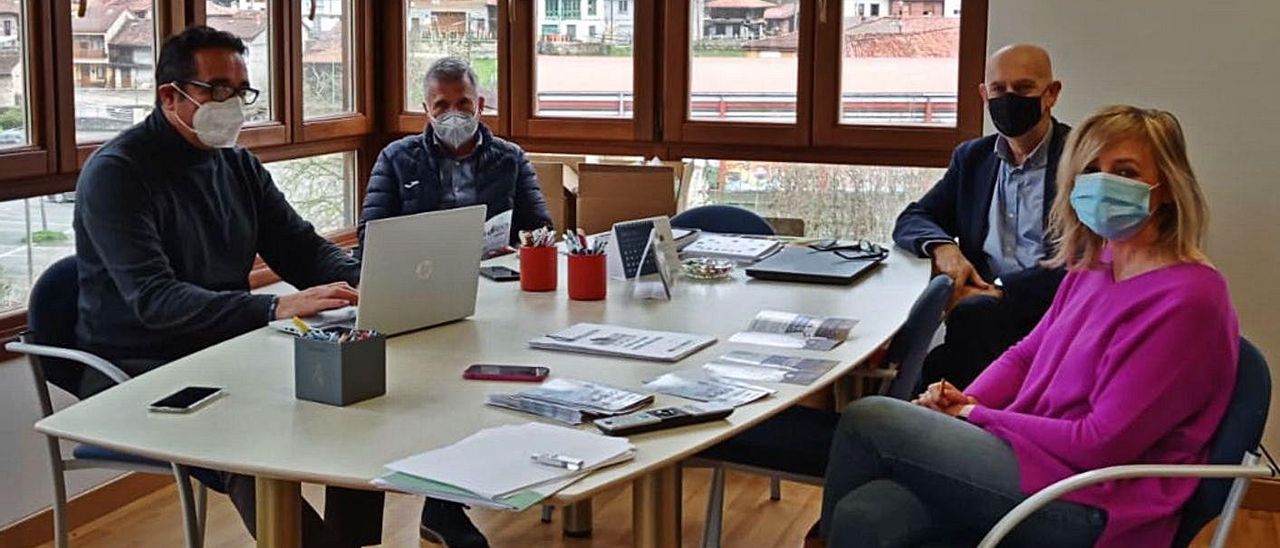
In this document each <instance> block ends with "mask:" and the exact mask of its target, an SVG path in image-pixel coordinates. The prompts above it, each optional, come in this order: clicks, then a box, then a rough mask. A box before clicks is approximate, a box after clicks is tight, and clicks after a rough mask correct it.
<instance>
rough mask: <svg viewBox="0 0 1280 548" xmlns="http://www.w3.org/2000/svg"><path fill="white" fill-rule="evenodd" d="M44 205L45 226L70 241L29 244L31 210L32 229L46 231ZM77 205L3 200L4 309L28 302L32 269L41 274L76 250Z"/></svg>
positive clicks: (0, 293) (0, 305)
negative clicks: (74, 216) (73, 221)
mask: <svg viewBox="0 0 1280 548" xmlns="http://www.w3.org/2000/svg"><path fill="white" fill-rule="evenodd" d="M42 204H43V206H44V214H45V223H44V226H45V227H47V229H48V230H50V231H53V232H60V233H62V234H65V235H66V240H62V241H57V242H45V243H37V244H35V245H32V246H28V245H27V241H28V239H29V238H28V235H27V222H28V219H27V215H26V211H24V209H26V208H29V209H30V213H31V215H30V223H31V230H32V231H38V230H42V223H41V219H40V206H41V205H42ZM74 207H75V205H74V204H72V203H70V202H67V203H61V204H59V203H54V202H51V201H48V200H46V199H44V198H29V199H26V200H11V201H7V202H0V310H3V309H10V308H17V307H21V306H23V305H25V303H26V299H27V291H28V290H29V288H30V284H31V282H32V281H33V280H32V279H31V276H30V268H31V267H32V266H34V268H35V271H36V273H37V275H38V274H39V273H40V272H42V271H44V269H45V268H46V267H48V266H49V265H50V264H53V262H54V261H57V260H58V259H61V258H62V257H65V256H67V255H71V254H73V253H75V241H74V234H73V233H72V230H71V218H72V213H73V211H74Z"/></svg>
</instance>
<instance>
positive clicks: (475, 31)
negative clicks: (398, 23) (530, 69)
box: [404, 0, 498, 114]
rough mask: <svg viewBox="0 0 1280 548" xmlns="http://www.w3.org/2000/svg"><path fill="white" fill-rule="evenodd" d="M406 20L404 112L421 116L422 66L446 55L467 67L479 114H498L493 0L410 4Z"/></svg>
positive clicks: (431, 0)
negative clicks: (473, 75)
mask: <svg viewBox="0 0 1280 548" xmlns="http://www.w3.org/2000/svg"><path fill="white" fill-rule="evenodd" d="M407 9H408V11H407V12H406V14H405V15H406V17H405V21H407V25H408V27H407V28H406V29H405V32H407V33H408V34H407V36H408V39H407V40H405V45H406V47H407V51H406V52H405V53H406V55H405V58H406V59H408V60H409V62H408V63H407V64H406V65H405V78H404V81H405V97H406V99H405V109H406V110H410V111H414V112H422V103H423V100H424V98H423V94H424V93H425V83H424V82H423V76H424V75H425V74H426V73H427V67H430V66H431V63H433V62H435V60H436V59H439V58H441V57H446V56H454V57H461V58H463V59H466V60H467V61H468V62H470V63H471V68H473V69H475V71H476V76H477V77H478V78H479V79H480V81H479V87H480V89H479V92H480V96H481V97H484V113H485V114H497V113H498V2H497V0H409V2H408V5H407Z"/></svg>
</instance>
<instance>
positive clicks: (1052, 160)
mask: <svg viewBox="0 0 1280 548" xmlns="http://www.w3.org/2000/svg"><path fill="white" fill-rule="evenodd" d="M1070 133H1071V126H1068V125H1066V124H1063V123H1061V122H1059V121H1057V120H1056V119H1055V120H1054V121H1053V139H1052V140H1051V141H1050V142H1049V159H1048V163H1047V165H1046V166H1045V176H1044V186H1045V188H1044V219H1045V223H1046V228H1047V223H1048V220H1049V211H1050V209H1051V208H1052V207H1053V201H1054V198H1055V197H1056V196H1057V194H1058V193H1057V189H1058V186H1057V180H1056V179H1057V174H1058V160H1059V159H1060V158H1061V157H1062V149H1063V147H1064V146H1065V145H1066V142H1067V136H1068V134H1070ZM997 138H998V136H997V135H994V134H993V135H988V136H986V137H980V138H978V139H973V140H970V141H965V142H964V143H961V144H960V146H958V147H956V150H955V152H954V153H953V154H952V155H951V165H950V166H947V173H946V175H943V177H942V180H941V181H938V184H936V185H934V186H933V188H931V189H929V192H928V193H926V194H925V195H924V197H923V198H921V199H920V200H919V201H917V202H913V203H911V204H910V205H908V206H907V208H906V209H905V210H904V211H903V212H902V214H901V215H899V216H898V221H897V224H895V225H894V227H893V241H894V243H896V244H898V246H899V247H901V248H903V249H907V250H910V251H912V252H914V253H916V254H917V255H918V256H920V257H922V258H923V257H928V255H926V254H925V252H924V249H923V247H922V244H924V243H925V242H929V241H934V240H951V239H955V238H958V239H959V244H960V252H961V253H963V254H964V256H965V258H966V259H969V262H970V263H972V264H973V266H974V268H976V269H977V270H978V273H979V274H980V275H981V276H982V277H983V279H985V280H987V281H992V280H993V279H994V277H995V276H994V274H993V273H992V272H991V267H990V265H988V264H987V257H986V253H985V252H983V251H982V244H983V242H984V241H986V238H987V231H988V230H989V229H990V226H989V222H990V219H989V218H988V214H989V213H990V211H991V198H992V196H993V194H994V192H995V185H996V177H997V176H998V174H999V169H1000V157H999V156H997V155H996V139H997ZM1046 232H1047V231H1046ZM1045 253H1046V255H1051V254H1052V253H1053V245H1052V242H1048V241H1046V242H1045ZM1063 275H1064V272H1063V270H1062V269H1045V268H1043V267H1040V266H1034V267H1031V268H1028V269H1026V270H1023V271H1021V272H1015V273H1013V274H1010V275H1005V276H1002V277H1001V280H1000V281H1001V283H1003V284H1004V288H1005V294H1006V296H1014V295H1015V294H1016V295H1018V296H1025V297H1029V298H1031V299H1032V300H1033V301H1036V302H1044V303H1045V306H1046V308H1047V303H1049V302H1051V301H1052V300H1053V295H1054V293H1056V292H1057V290H1058V284H1059V283H1060V282H1061V281H1062V277H1063Z"/></svg>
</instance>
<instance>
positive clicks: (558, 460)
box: [529, 453, 583, 472]
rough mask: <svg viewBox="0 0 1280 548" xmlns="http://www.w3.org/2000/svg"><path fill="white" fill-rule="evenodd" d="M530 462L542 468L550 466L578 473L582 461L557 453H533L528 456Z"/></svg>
mask: <svg viewBox="0 0 1280 548" xmlns="http://www.w3.org/2000/svg"><path fill="white" fill-rule="evenodd" d="M529 458H530V460H532V461H533V462H535V463H538V464H541V465H543V466H551V467H553V468H564V469H566V470H572V471H575V472H576V471H578V470H581V469H582V465H583V462H582V459H575V458H573V457H567V456H564V455H561V454H558V453H534V454H532V455H529Z"/></svg>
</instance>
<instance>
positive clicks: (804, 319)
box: [729, 310, 858, 350]
mask: <svg viewBox="0 0 1280 548" xmlns="http://www.w3.org/2000/svg"><path fill="white" fill-rule="evenodd" d="M857 324H858V320H851V319H849V318H831V317H828V318H819V317H815V316H806V315H804V314H792V313H790V312H777V311H773V310H765V311H763V312H761V313H759V314H756V317H755V319H753V320H751V325H749V326H747V330H746V331H741V332H739V333H736V334H734V336H733V337H731V338H730V339H729V342H736V343H744V344H758V345H762V346H776V347H779V348H793V349H796V350H831V349H832V348H835V347H837V346H839V345H840V343H842V342H844V341H845V340H847V339H848V338H849V332H850V331H853V327H854V326H855V325H857Z"/></svg>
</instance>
